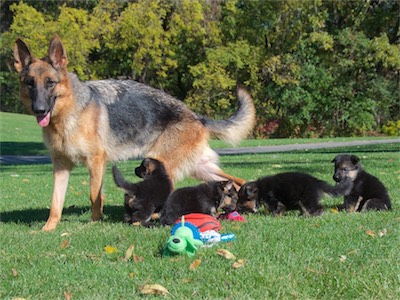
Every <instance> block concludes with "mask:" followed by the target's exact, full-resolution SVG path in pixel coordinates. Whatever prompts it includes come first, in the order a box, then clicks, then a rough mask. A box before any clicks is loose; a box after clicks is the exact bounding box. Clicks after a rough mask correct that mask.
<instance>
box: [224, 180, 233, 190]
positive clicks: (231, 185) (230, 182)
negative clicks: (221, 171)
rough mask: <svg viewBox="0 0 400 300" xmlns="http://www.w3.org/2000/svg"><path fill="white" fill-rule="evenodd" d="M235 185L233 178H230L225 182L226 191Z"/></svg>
mask: <svg viewBox="0 0 400 300" xmlns="http://www.w3.org/2000/svg"><path fill="white" fill-rule="evenodd" d="M232 187H233V180H232V179H229V180H228V181H226V182H225V186H224V191H225V192H229V191H230V190H231V189H232Z"/></svg>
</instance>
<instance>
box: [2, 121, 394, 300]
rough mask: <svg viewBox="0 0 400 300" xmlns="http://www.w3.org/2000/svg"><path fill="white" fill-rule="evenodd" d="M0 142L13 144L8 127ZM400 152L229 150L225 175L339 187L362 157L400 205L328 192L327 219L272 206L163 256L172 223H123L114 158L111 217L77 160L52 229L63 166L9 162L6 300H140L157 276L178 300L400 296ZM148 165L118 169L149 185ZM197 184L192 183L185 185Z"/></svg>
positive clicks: (379, 148) (389, 148) (5, 171)
mask: <svg viewBox="0 0 400 300" xmlns="http://www.w3.org/2000/svg"><path fill="white" fill-rule="evenodd" d="M31 118H32V117H31ZM33 121H34V120H33ZM33 125H34V123H33ZM3 128H4V123H3V119H2V129H3ZM33 128H34V127H33ZM22 131H24V130H22ZM11 132H12V131H11ZM30 135H31V136H32V135H33V133H30ZM38 137H39V138H40V133H39V135H38ZM6 138H7V137H6ZM9 139H11V138H9ZM0 141H1V142H2V144H3V142H4V141H6V139H4V135H3V136H1V140H0ZM284 141H285V143H286V142H287V140H284ZM314 141H318V142H319V141H320V140H314ZM9 142H10V143H14V144H11V145H10V147H11V150H9V151H10V152H11V153H12V148H13V147H12V146H13V145H17V146H18V145H19V143H25V142H26V143H27V144H26V145H25V146H24V147H25V148H26V149H28V150H29V149H31V150H29V151H31V153H37V151H36V150H35V149H33V150H32V148H30V147H29V145H30V144H31V143H34V144H35V143H36V141H26V138H24V137H21V138H20V140H19V141H9ZM37 143H38V144H40V140H39V141H37ZM249 143H256V142H254V141H251V142H249ZM257 143H261V144H264V145H269V143H270V141H269V140H265V141H257ZM34 146H35V147H36V146H37V145H36V144H35V145H34ZM35 147H34V148H35ZM399 148H400V147H399V144H383V145H375V146H362V147H352V148H340V149H326V150H324V149H321V150H312V151H293V152H285V153H268V154H257V155H232V156H222V157H221V165H222V166H223V168H224V170H225V171H227V172H228V173H231V174H233V175H235V176H239V177H243V178H245V179H247V180H252V179H256V178H258V177H260V176H264V175H271V174H276V173H279V172H285V171H303V172H307V173H310V174H312V175H314V176H316V177H318V178H320V179H324V180H326V181H328V182H330V183H331V184H333V180H332V171H333V168H332V167H333V166H332V164H331V162H330V161H331V160H332V159H333V157H334V156H335V155H336V154H339V153H344V152H346V153H353V154H355V155H358V156H359V157H360V158H361V160H362V162H363V165H364V167H365V169H366V170H367V171H369V172H370V173H372V174H374V175H375V176H377V177H379V178H380V179H381V181H382V182H383V183H384V184H385V185H386V187H387V188H388V190H389V193H390V195H391V197H392V201H393V207H394V209H393V210H392V211H390V212H368V213H353V214H349V213H345V212H338V211H337V210H335V209H334V207H335V205H338V204H340V203H341V202H342V199H341V198H329V197H324V198H323V204H324V206H325V209H326V213H325V214H324V215H323V216H321V217H316V218H304V217H301V216H299V215H298V212H289V213H288V214H287V215H285V216H283V217H279V218H273V217H271V216H270V215H268V214H267V213H266V212H264V211H261V212H260V213H258V214H256V215H245V217H246V219H247V222H246V223H240V222H229V221H221V223H222V226H223V228H222V230H221V233H230V232H232V233H234V234H235V236H236V239H235V240H234V241H232V242H229V243H219V244H217V245H215V246H213V247H211V248H201V249H200V250H199V251H198V252H197V253H196V255H195V256H194V257H191V258H190V257H186V256H176V257H167V258H166V257H162V256H161V250H162V248H163V246H164V244H165V242H166V240H167V239H168V237H169V236H170V229H171V228H170V227H154V228H142V227H135V226H128V225H125V224H123V223H122V216H123V206H122V201H123V194H122V192H121V191H120V190H119V189H118V188H116V186H115V184H114V183H113V181H112V177H111V172H110V167H111V165H109V166H108V170H107V174H106V178H105V188H104V193H105V194H106V196H107V198H106V201H105V208H104V213H105V218H104V220H103V221H102V222H96V223H92V222H90V201H89V178H88V175H87V171H86V169H85V168H83V167H77V168H75V169H74V170H73V172H72V174H71V178H70V183H69V187H68V192H67V198H66V203H65V206H64V214H63V218H62V222H61V224H60V225H59V226H58V227H57V229H56V230H55V231H54V232H50V233H47V232H42V231H40V228H41V227H42V226H43V225H44V223H45V221H46V219H47V217H48V209H49V206H50V199H51V193H52V167H51V165H50V164H44V165H17V166H13V165H1V166H0V170H1V173H0V236H1V243H0V254H1V256H0V278H1V280H0V299H13V298H24V299H137V298H144V297H145V296H143V295H142V294H141V289H142V287H143V286H145V285H146V284H159V285H161V286H163V287H165V288H166V289H167V290H168V292H169V294H167V295H165V296H164V297H165V298H168V299H188V298H194V299H276V298H277V299H399V298H400V277H399V274H400V264H399V253H398V251H399V248H400V209H399V206H400V200H399V199H400V184H399V183H400V151H399V150H400V149H399ZM44 153H45V152H44ZM139 163H140V161H138V160H132V161H128V162H121V163H118V166H119V167H120V169H121V171H122V172H123V174H124V175H125V176H126V177H127V178H128V179H129V180H131V181H138V180H139V179H138V178H135V176H134V175H133V169H134V168H135V167H136V166H137V165H138V164H139ZM197 183H198V182H197V181H195V180H193V179H186V180H184V181H182V182H179V184H178V187H182V186H187V185H193V184H197ZM132 245H133V252H132V253H131V254H130V255H129V257H126V251H127V250H128V249H129V248H130V246H132ZM131 249H132V248H131ZM218 249H226V250H229V251H230V252H231V253H232V254H234V255H235V259H232V260H228V259H226V258H224V257H222V256H220V255H218V254H217V250H218ZM235 263H236V264H235ZM151 298H155V296H152V297H151Z"/></svg>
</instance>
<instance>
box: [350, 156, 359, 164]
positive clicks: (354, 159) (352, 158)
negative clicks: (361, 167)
mask: <svg viewBox="0 0 400 300" xmlns="http://www.w3.org/2000/svg"><path fill="white" fill-rule="evenodd" d="M350 160H351V162H352V163H353V165H356V164H357V163H358V162H359V161H360V159H359V158H358V156H355V155H352V156H350Z"/></svg>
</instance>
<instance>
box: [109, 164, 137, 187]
mask: <svg viewBox="0 0 400 300" xmlns="http://www.w3.org/2000/svg"><path fill="white" fill-rule="evenodd" d="M112 173H113V178H114V181H115V184H116V185H117V187H120V188H122V189H124V190H125V191H127V192H133V193H135V192H136V189H137V187H136V185H135V184H134V183H131V182H128V181H126V180H125V179H124V177H123V176H122V174H121V172H120V171H119V170H118V168H117V166H116V165H113V166H112Z"/></svg>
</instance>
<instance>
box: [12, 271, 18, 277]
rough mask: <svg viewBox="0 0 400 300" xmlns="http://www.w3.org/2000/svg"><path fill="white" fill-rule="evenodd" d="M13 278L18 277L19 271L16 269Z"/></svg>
mask: <svg viewBox="0 0 400 300" xmlns="http://www.w3.org/2000/svg"><path fill="white" fill-rule="evenodd" d="M12 274H13V277H18V271H17V270H16V269H12Z"/></svg>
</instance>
